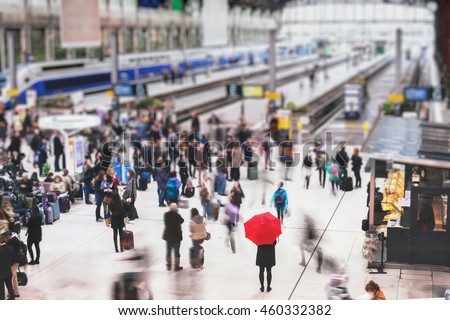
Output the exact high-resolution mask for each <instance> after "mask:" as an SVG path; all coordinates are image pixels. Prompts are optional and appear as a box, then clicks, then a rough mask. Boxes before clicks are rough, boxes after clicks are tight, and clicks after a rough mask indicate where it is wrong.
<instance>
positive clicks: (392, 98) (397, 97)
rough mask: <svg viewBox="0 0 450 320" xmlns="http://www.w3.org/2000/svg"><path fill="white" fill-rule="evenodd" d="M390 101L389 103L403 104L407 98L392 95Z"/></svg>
mask: <svg viewBox="0 0 450 320" xmlns="http://www.w3.org/2000/svg"><path fill="white" fill-rule="evenodd" d="M388 100H389V102H403V101H405V96H404V95H402V94H390V95H389V97H388Z"/></svg>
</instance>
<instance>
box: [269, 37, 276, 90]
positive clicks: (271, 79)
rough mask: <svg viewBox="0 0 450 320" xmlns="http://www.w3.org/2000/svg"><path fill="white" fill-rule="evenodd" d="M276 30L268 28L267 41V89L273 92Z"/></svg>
mask: <svg viewBox="0 0 450 320" xmlns="http://www.w3.org/2000/svg"><path fill="white" fill-rule="evenodd" d="M275 37H276V30H275V29H272V30H270V40H269V41H270V43H269V90H270V92H275V89H276V88H275V81H276V79H275V74H276V70H275V64H276V52H275V41H276V39H275Z"/></svg>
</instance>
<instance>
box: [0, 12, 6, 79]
mask: <svg viewBox="0 0 450 320" xmlns="http://www.w3.org/2000/svg"><path fill="white" fill-rule="evenodd" d="M0 22H1V20H0ZM5 68H6V46H5V29H4V28H0V71H3V70H5Z"/></svg>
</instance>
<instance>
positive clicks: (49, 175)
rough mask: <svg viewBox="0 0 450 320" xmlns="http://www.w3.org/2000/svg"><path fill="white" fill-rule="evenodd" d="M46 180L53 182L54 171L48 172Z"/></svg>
mask: <svg viewBox="0 0 450 320" xmlns="http://www.w3.org/2000/svg"><path fill="white" fill-rule="evenodd" d="M44 182H53V172H49V173H47V177H45V179H44Z"/></svg>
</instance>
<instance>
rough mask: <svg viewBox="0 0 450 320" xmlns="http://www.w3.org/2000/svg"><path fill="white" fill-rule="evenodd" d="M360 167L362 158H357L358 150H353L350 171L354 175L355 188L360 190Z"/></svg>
mask: <svg viewBox="0 0 450 320" xmlns="http://www.w3.org/2000/svg"><path fill="white" fill-rule="evenodd" d="M361 166H362V158H361V157H360V156H359V149H358V148H355V149H354V150H353V155H352V171H353V172H354V173H355V180H356V181H355V188H361Z"/></svg>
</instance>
